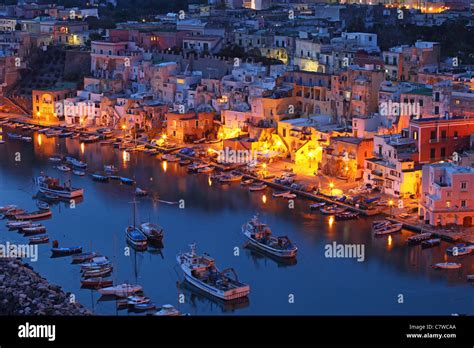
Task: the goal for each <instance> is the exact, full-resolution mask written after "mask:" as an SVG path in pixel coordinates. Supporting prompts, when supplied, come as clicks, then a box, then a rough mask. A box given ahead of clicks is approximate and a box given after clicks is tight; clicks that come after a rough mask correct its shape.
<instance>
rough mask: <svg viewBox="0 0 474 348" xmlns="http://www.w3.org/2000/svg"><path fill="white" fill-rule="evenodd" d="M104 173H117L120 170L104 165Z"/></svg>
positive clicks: (110, 165) (111, 165)
mask: <svg viewBox="0 0 474 348" xmlns="http://www.w3.org/2000/svg"><path fill="white" fill-rule="evenodd" d="M104 172H106V173H116V172H118V169H117V168H116V167H115V166H114V165H113V164H106V165H104Z"/></svg>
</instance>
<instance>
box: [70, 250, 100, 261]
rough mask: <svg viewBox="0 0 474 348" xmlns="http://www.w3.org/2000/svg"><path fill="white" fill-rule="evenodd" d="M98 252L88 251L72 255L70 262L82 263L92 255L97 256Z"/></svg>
mask: <svg viewBox="0 0 474 348" xmlns="http://www.w3.org/2000/svg"><path fill="white" fill-rule="evenodd" d="M97 256H98V254H97V253H96V252H90V253H82V254H77V255H73V256H72V263H83V262H86V261H90V260H92V259H93V258H94V257H97Z"/></svg>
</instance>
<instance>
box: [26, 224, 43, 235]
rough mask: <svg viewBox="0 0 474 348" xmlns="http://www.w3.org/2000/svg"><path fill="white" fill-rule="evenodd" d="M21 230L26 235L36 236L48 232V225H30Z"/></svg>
mask: <svg viewBox="0 0 474 348" xmlns="http://www.w3.org/2000/svg"><path fill="white" fill-rule="evenodd" d="M21 232H22V233H23V235H24V236H25V237H28V236H34V235H36V234H43V233H46V227H45V226H43V225H37V226H29V227H24V228H22V229H21Z"/></svg>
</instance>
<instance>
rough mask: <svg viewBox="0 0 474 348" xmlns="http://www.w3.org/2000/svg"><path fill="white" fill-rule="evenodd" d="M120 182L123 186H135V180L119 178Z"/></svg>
mask: <svg viewBox="0 0 474 348" xmlns="http://www.w3.org/2000/svg"><path fill="white" fill-rule="evenodd" d="M120 182H121V183H122V184H124V185H133V184H135V180H133V179H130V178H125V177H121V178H120Z"/></svg>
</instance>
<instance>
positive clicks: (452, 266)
mask: <svg viewBox="0 0 474 348" xmlns="http://www.w3.org/2000/svg"><path fill="white" fill-rule="evenodd" d="M433 268H435V269H458V268H461V264H460V263H456V262H440V263H436V264H434V265H433Z"/></svg>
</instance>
